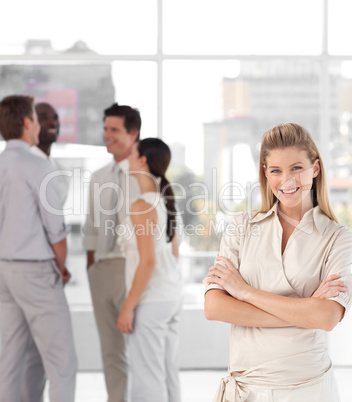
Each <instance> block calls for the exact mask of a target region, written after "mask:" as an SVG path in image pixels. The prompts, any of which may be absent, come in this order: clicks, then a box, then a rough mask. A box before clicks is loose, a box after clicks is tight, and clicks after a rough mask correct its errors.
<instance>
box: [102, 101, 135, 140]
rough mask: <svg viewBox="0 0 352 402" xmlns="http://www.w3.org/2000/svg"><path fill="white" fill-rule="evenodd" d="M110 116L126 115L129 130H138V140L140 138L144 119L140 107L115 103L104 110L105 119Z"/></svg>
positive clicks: (125, 123)
mask: <svg viewBox="0 0 352 402" xmlns="http://www.w3.org/2000/svg"><path fill="white" fill-rule="evenodd" d="M109 116H115V117H124V126H125V128H126V130H127V132H128V133H130V132H131V131H134V130H135V131H138V137H137V139H136V141H138V140H139V134H140V131H141V125H142V121H141V115H140V114H139V110H138V109H133V108H132V107H131V106H125V105H121V106H120V105H119V104H118V103H114V104H112V105H111V106H110V107H108V108H107V109H105V110H104V121H105V119H106V118H107V117H109Z"/></svg>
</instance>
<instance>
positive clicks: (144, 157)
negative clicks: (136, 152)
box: [139, 155, 148, 166]
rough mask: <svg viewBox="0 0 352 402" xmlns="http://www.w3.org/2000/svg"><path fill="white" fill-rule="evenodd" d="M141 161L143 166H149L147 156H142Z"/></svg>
mask: <svg viewBox="0 0 352 402" xmlns="http://www.w3.org/2000/svg"><path fill="white" fill-rule="evenodd" d="M139 161H140V164H141V166H145V165H148V162H147V157H146V156H145V155H142V156H140V157H139Z"/></svg>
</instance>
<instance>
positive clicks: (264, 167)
mask: <svg viewBox="0 0 352 402" xmlns="http://www.w3.org/2000/svg"><path fill="white" fill-rule="evenodd" d="M263 171H264V174H265V177H266V178H268V171H267V169H266V166H265V165H263Z"/></svg>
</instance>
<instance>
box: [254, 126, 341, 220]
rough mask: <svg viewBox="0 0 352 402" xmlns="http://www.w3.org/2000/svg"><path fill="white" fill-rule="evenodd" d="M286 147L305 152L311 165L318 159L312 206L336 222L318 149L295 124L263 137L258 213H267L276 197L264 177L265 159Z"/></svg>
mask: <svg viewBox="0 0 352 402" xmlns="http://www.w3.org/2000/svg"><path fill="white" fill-rule="evenodd" d="M286 147H297V148H299V149H301V150H303V151H306V152H307V155H308V158H309V160H310V161H311V163H312V164H313V163H314V161H315V160H316V159H319V161H320V173H319V174H318V176H317V177H315V178H314V179H313V186H312V190H313V204H314V206H315V205H319V207H320V209H321V210H322V211H323V212H324V213H325V215H327V216H328V217H329V218H330V219H332V220H334V221H335V222H337V218H336V216H335V214H334V212H333V210H332V207H331V205H330V201H329V194H328V187H327V180H326V173H325V169H324V164H323V161H322V158H321V156H320V153H319V151H318V148H317V146H316V145H315V142H314V140H313V138H312V136H311V135H310V133H309V132H308V130H306V129H305V128H303V127H301V126H299V125H298V124H295V123H285V124H280V125H279V126H276V127H273V128H272V129H270V130H269V131H267V132H266V133H265V134H264V136H263V140H262V145H261V149H260V160H259V182H260V191H261V193H262V205H261V208H260V211H259V212H267V211H269V209H270V208H271V207H272V206H273V205H274V203H275V201H276V197H275V195H274V194H273V192H272V191H271V189H270V186H269V182H268V180H267V178H266V176H265V171H264V166H265V167H266V166H267V165H266V158H267V156H268V154H269V152H270V151H272V150H273V149H280V148H286Z"/></svg>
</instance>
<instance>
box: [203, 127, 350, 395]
mask: <svg viewBox="0 0 352 402" xmlns="http://www.w3.org/2000/svg"><path fill="white" fill-rule="evenodd" d="M259 175H260V184H261V192H262V207H261V209H260V211H259V212H258V211H257V212H252V213H247V214H244V215H243V216H240V217H236V218H235V219H234V221H233V223H232V225H229V227H228V229H227V230H226V231H225V234H224V236H223V239H222V242H221V247H220V254H219V257H218V258H217V260H216V264H215V265H214V266H213V267H211V268H210V270H209V273H208V278H207V279H206V280H205V281H204V282H205V283H206V295H205V315H206V318H208V319H210V320H219V321H224V322H229V323H231V324H233V325H232V329H231V344H230V365H229V376H228V377H227V378H225V379H223V380H222V383H221V387H220V388H219V391H218V394H217V397H216V398H215V401H218V402H220V401H223V400H226V401H228V400H229V401H234V402H237V401H241V402H243V401H248V402H252V401H257V400H262V401H275V402H276V401H277V402H279V401H280V402H281V401H283V400H285V401H288V402H293V401H309V402H335V401H336V402H337V401H339V400H340V399H339V396H338V392H337V389H336V385H335V381H334V377H333V374H332V371H331V361H330V358H329V355H328V352H327V338H326V332H325V331H330V330H332V329H333V328H334V327H335V326H336V325H337V323H338V322H339V321H340V320H341V319H342V318H343V316H344V313H345V310H347V309H348V308H349V307H350V304H351V287H352V280H351V265H352V251H351V249H352V247H351V246H352V232H351V231H350V230H349V229H348V228H346V227H344V226H341V225H339V224H338V223H337V222H336V218H335V216H334V214H333V213H332V211H331V207H330V203H329V200H328V195H327V188H326V183H325V180H326V179H325V171H324V165H323V162H322V159H321V156H320V154H319V151H318V149H317V147H316V145H315V143H314V141H313V139H312V137H311V135H310V134H309V133H308V131H307V130H305V129H304V128H303V127H301V126H299V125H297V124H293V123H288V124H283V125H280V126H277V127H274V128H273V129H271V130H269V131H268V132H266V133H265V135H264V137H263V141H262V146H261V153H260V162H259ZM239 225H241V226H242V227H244V230H242V232H239V231H236V230H233V228H234V227H235V228H236V227H237V226H239ZM253 225H258V226H259V228H260V231H259V236H254V235H253V234H252V233H251V229H252V227H253ZM292 339H295V342H294V343H293V342H292ZM269 395H270V398H269Z"/></svg>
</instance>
